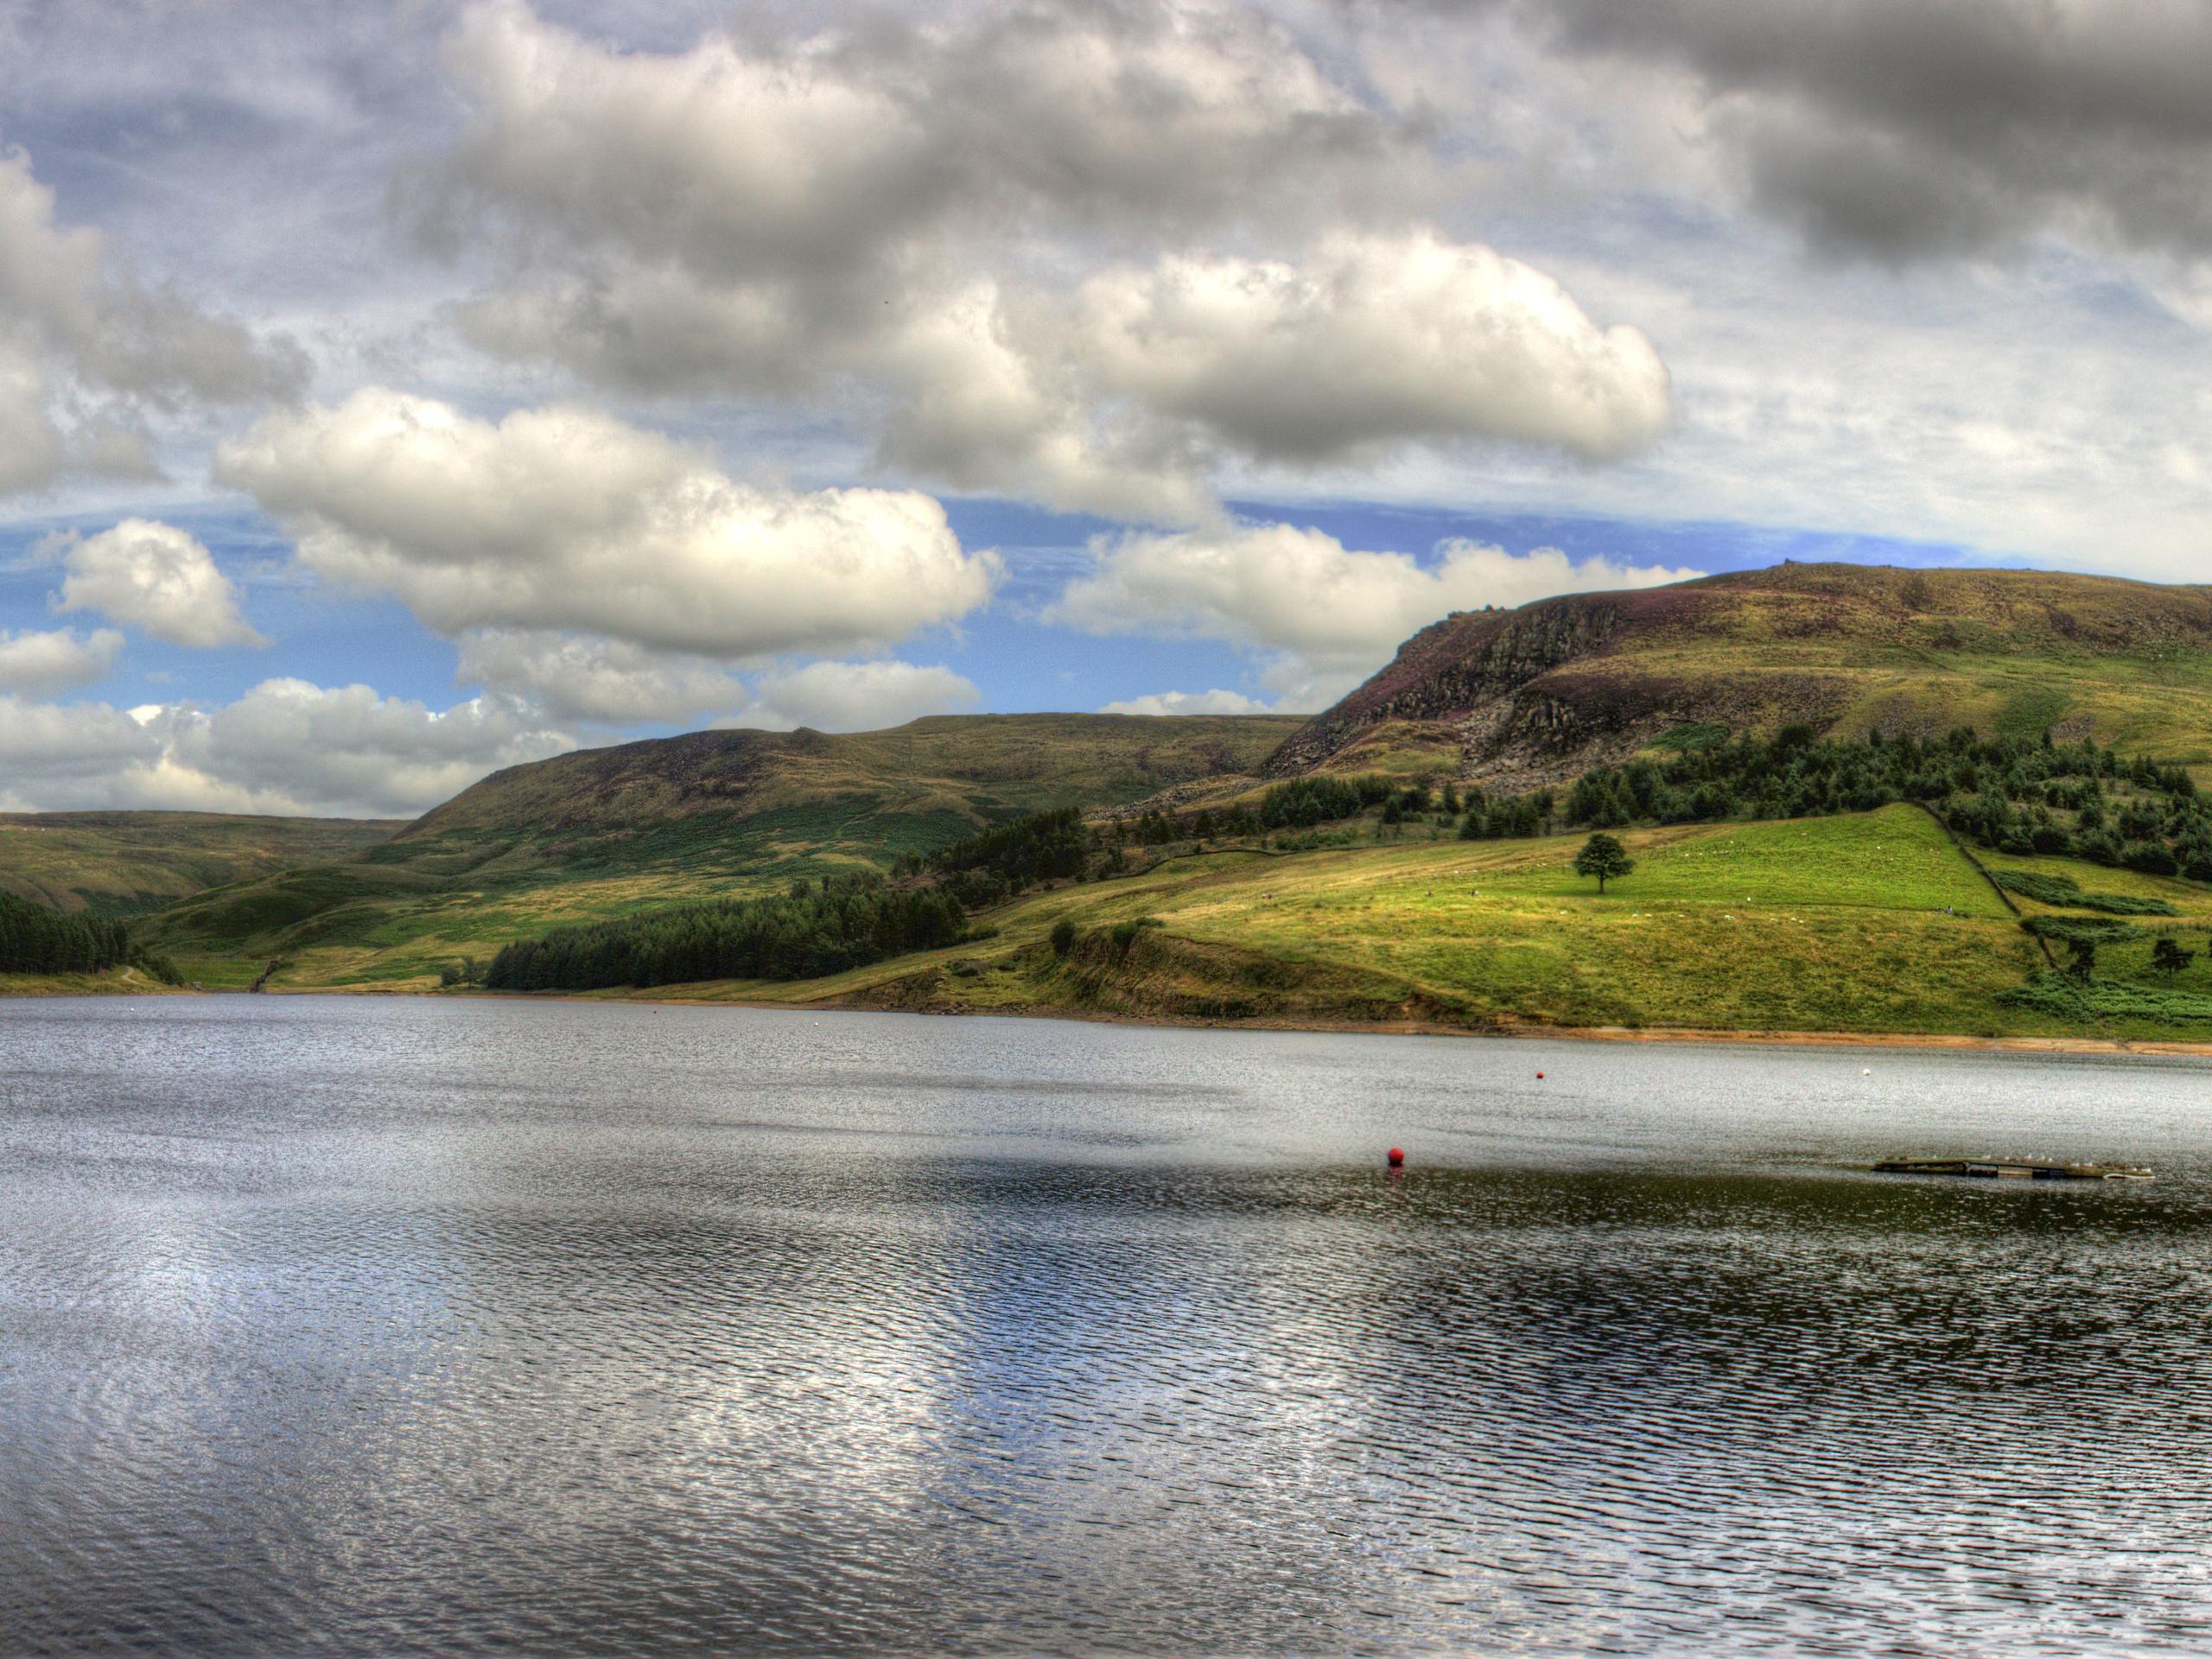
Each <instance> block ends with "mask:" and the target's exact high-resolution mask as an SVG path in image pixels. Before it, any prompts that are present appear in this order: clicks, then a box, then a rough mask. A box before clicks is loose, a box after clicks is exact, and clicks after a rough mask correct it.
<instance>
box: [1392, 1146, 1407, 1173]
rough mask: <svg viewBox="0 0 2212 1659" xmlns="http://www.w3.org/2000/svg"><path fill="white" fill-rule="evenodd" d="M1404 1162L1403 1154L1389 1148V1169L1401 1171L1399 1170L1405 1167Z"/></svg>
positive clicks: (1404, 1155) (1395, 1148)
mask: <svg viewBox="0 0 2212 1659" xmlns="http://www.w3.org/2000/svg"><path fill="white" fill-rule="evenodd" d="M1405 1161H1406V1154H1404V1153H1403V1152H1402V1151H1400V1150H1399V1149H1398V1148H1397V1147H1391V1148H1390V1167H1391V1168H1393V1169H1401V1168H1403V1167H1404V1166H1405Z"/></svg>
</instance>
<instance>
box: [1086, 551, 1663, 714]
mask: <svg viewBox="0 0 2212 1659" xmlns="http://www.w3.org/2000/svg"><path fill="white" fill-rule="evenodd" d="M1091 551H1092V557H1093V560H1094V568H1093V569H1092V571H1091V573H1090V575H1086V576H1084V577H1081V578H1079V579H1078V580H1077V581H1076V582H1072V583H1071V584H1070V585H1069V587H1068V588H1067V589H1066V591H1065V593H1064V594H1061V596H1060V598H1059V599H1058V601H1056V602H1055V603H1054V604H1053V606H1052V607H1051V609H1050V611H1049V612H1048V613H1047V616H1048V620H1052V621H1055V622H1058V623H1060V624H1063V625H1064V626H1069V627H1075V628H1081V629H1083V630H1084V631H1085V632H1091V633H1158V634H1166V635H1169V636H1178V635H1179V636H1182V637H1185V638H1192V639H1219V640H1223V641H1225V642H1227V643H1229V644H1230V645H1236V646H1239V647H1241V648H1243V649H1245V650H1249V651H1254V652H1261V653H1263V654H1265V655H1266V656H1267V658H1268V665H1267V669H1266V674H1265V677H1266V679H1267V682H1268V685H1269V686H1270V688H1271V689H1274V690H1278V691H1279V692H1281V694H1282V696H1283V698H1284V701H1285V702H1286V704H1287V706H1290V707H1298V708H1318V707H1320V706H1322V705H1324V704H1325V703H1328V702H1332V701H1334V700H1335V698H1336V697H1337V696H1340V695H1341V694H1342V693H1343V692H1344V691H1346V690H1350V689H1351V687H1352V686H1353V685H1355V684H1357V683H1358V682H1359V681H1360V680H1362V679H1363V678H1365V677H1366V676H1367V675H1369V674H1370V673H1372V672H1373V671H1375V670H1376V669H1377V668H1379V667H1380V666H1382V664H1383V663H1385V662H1387V661H1389V658H1390V653H1391V652H1394V651H1395V650H1396V649H1397V647H1398V645H1399V644H1400V643H1401V642H1402V641H1403V640H1404V639H1406V638H1407V637H1408V635H1409V634H1412V633H1413V632H1415V631H1416V630H1417V629H1420V628H1421V627H1423V626H1427V624H1428V623H1431V622H1433V621H1434V620H1436V619H1437V618H1439V617H1440V616H1442V615H1444V614H1445V613H1447V612H1450V611H1462V610H1473V609H1477V608H1479V607H1482V606H1484V605H1499V606H1506V607H1510V606H1515V605H1522V604H1526V603H1527V602H1528V601H1530V600H1532V599H1541V598H1543V597H1545V596H1546V595H1548V594H1566V593H1586V592H1592V591H1596V590H1601V589H1605V588H1649V587H1656V586H1658V585H1660V584H1661V583H1663V582H1682V581H1687V580H1688V579H1689V578H1691V577H1693V576H1696V575H1702V574H1703V573H1702V572H1700V571H1697V570H1688V569H1682V570H1670V569H1664V568H1662V567H1660V566H1656V565H1622V564H1618V563H1613V562H1612V561H1611V560H1607V559H1602V558H1592V559H1585V560H1581V561H1580V562H1577V561H1574V560H1571V559H1569V558H1568V557H1567V555H1566V554H1564V553H1562V552H1560V550H1558V549H1557V548H1548V547H1544V548H1537V549H1535V550H1533V551H1530V552H1528V553H1524V554H1512V553H1508V552H1506V551H1505V550H1504V549H1503V548H1499V547H1486V546H1481V545H1478V544H1477V543H1471V542H1446V543H1444V544H1442V545H1441V546H1440V547H1439V548H1438V549H1437V550H1436V556H1435V558H1434V559H1433V562H1431V563H1422V562H1421V561H1420V560H1418V559H1415V558H1414V557H1412V556H1409V555H1408V554H1404V553H1389V552H1363V551H1358V550H1353V549H1350V548H1347V547H1345V546H1344V543H1341V542H1339V541H1338V539H1337V538H1336V537H1333V536H1331V535H1328V534H1326V533H1325V532H1324V531H1318V530H1307V529H1301V528H1300V527H1298V526H1297V525H1294V524H1235V525H1230V526H1228V527H1226V528H1224V529H1220V530H1202V531H1186V532H1181V533H1177V534H1172V535H1129V536H1122V537H1100V538H1099V539H1098V540H1096V542H1094V543H1092V549H1091Z"/></svg>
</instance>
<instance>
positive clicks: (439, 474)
mask: <svg viewBox="0 0 2212 1659" xmlns="http://www.w3.org/2000/svg"><path fill="white" fill-rule="evenodd" d="M216 475H217V477H218V478H219V480H221V481H223V482H225V483H227V484H230V485H232V486H236V487H238V488H240V489H245V490H248V491H251V493H253V495H254V496H255V497H256V498H257V499H258V500H259V501H260V502H261V504H262V505H263V506H264V507H265V508H266V509H267V510H268V511H269V512H271V513H273V514H275V515H276V516H277V518H280V519H281V520H283V523H284V524H285V525H286V526H287V528H288V529H289V531H291V533H292V534H293V536H294V537H295V538H296V542H297V556H298V559H299V562H300V563H302V565H303V566H305V567H306V568H307V569H309V570H312V571H314V572H315V574H317V575H321V576H324V577H327V578H328V579H330V580H331V581H334V582H339V583H341V584H343V585H345V586H346V587H349V588H356V589H359V590H363V591H366V592H372V593H387V594H393V595H395V596H396V597H397V598H398V599H399V600H400V601H402V602H403V603H404V604H405V605H407V606H408V607H409V608H410V609H411V610H412V611H413V612H414V613H415V614H416V616H417V617H418V618H420V619H421V620H423V622H424V623H426V624H427V625H428V626H430V627H431V628H432V629H434V630H435V631H436V632H439V633H442V634H444V635H447V636H448V637H452V636H456V635H459V634H461V632H465V631H467V630H469V629H472V628H505V629H524V630H573V631H576V632H588V633H592V634H597V635H601V636H603V637H605V638H607V639H617V640H622V641H626V642H627V643H629V644H632V645H639V646H645V647H649V648H653V649H658V650H662V651H670V652H691V653H696V654H699V655H705V656H715V657H721V658H748V657H760V656H764V655H766V654H769V653H773V652H789V651H841V650H853V649H865V648H868V647H870V646H875V645H885V644H889V643H891V642H893V641H895V640H898V639H903V638H904V637H906V635H907V634H909V633H912V632H914V631H915V630H916V629H918V628H923V627H928V626H938V625H943V624H947V623H951V622H954V621H957V620H959V619H960V618H961V617H963V616H965V615H967V614H968V613H970V612H972V611H974V610H976V608H977V607H980V606H982V604H983V603H984V601H986V600H987V599H988V597H989V596H990V593H991V589H992V587H993V585H994V583H995V581H996V580H997V576H998V574H999V563H998V560H997V558H996V556H995V555H993V554H991V553H988V552H980V553H974V554H970V553H969V552H966V551H965V550H963V549H962V547H961V545H960V543H959V540H958V538H957V537H955V536H954V534H953V533H952V531H951V529H950V526H949V525H948V524H946V522H945V516H944V508H943V507H942V506H940V505H938V502H936V501H935V500H933V499H931V498H930V497H928V496H926V495H920V494H917V493H913V492H911V491H898V490H870V489H833V490H820V491H816V492H813V493H798V492H794V491H790V490H782V489H774V488H768V487H765V486H753V485H747V484H742V483H739V482H737V481H736V480H733V479H731V478H729V477H728V476H726V475H725V474H722V473H721V472H720V471H718V470H716V468H715V467H714V466H713V465H712V463H711V462H710V461H708V460H707V459H706V458H705V457H704V456H703V455H702V454H700V453H699V452H697V451H696V450H693V449H690V448H686V447H684V446H683V445H681V444H678V443H676V442H671V440H669V439H667V438H665V437H663V436H661V435H658V434H656V433H651V432H645V431H641V430H639V429H636V428H633V427H629V426H626V425H624V424H622V423H620V422H618V421H615V420H613V419H612V418H610V417H609V416H604V415H601V414H597V413H594V412H593V411H590V410H582V409H577V408H572V407H563V408H553V409H543V410H518V411H517V412H515V413H513V414H511V415H509V416H506V418H505V420H503V421H501V422H499V423H498V424H496V425H494V424H493V423H489V422H486V421H480V420H475V419H473V418H471V417H469V416H465V415H463V414H461V412H460V411H459V410H454V408H452V407H450V406H449V405H448V404H442V403H437V402H435V401H433V400H431V399H429V398H424V397H410V396H408V395H406V394H404V393H401V392H397V391H386V390H384V389H381V388H371V389H369V390H366V391H360V392H357V393H355V394H354V395H353V397H350V398H348V399H347V400H346V402H345V403H344V404H340V405H339V406H338V407H337V408H335V409H324V408H315V409H309V410H305V411H302V412H300V413H296V414H283V415H277V416H271V417H270V418H269V419H267V420H264V422H263V423H261V424H260V425H258V426H257V427H256V428H255V429H253V431H251V433H249V434H248V435H246V436H245V437H244V438H242V439H239V440H238V441H236V442H232V443H228V444H226V445H224V446H223V448H221V450H220V451H219V454H218V457H217V461H216Z"/></svg>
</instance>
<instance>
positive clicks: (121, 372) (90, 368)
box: [0, 150, 306, 493]
mask: <svg viewBox="0 0 2212 1659" xmlns="http://www.w3.org/2000/svg"><path fill="white" fill-rule="evenodd" d="M305 376H306V363H305V359H303V358H302V356H301V355H300V353H298V352H297V351H296V349H295V348H293V347H291V346H289V345H286V344H283V343H279V344H277V345H275V346H265V345H264V344H262V343H260V342H258V341H257V340H255V339H254V338H253V336H252V335H251V334H249V333H247V331H246V330H245V329H244V328H242V327H238V325H237V324H235V323H232V322H227V321H223V320H221V319H219V318H216V317H213V316H210V315H207V313H205V312H203V311H201V310H200V309H199V308H195V307H194V306H192V305H190V304H188V302H185V301H183V300H181V299H180V298H178V297H177V296H175V295H174V294H171V293H168V292H165V291H162V290H159V289H149V288H147V287H145V286H143V285H142V284H140V283H137V282H136V281H135V280H132V279H131V278H130V277H126V276H124V275H121V274H118V270H117V269H116V268H115V265H114V262H113V261H112V260H111V258H110V257H109V253H108V251H107V247H106V244H105V238H103V237H102V236H101V235H100V233H99V232H97V231H94V230H91V229H88V228H85V227H82V226H79V227H76V228H69V227H66V226H62V225H60V223H59V222H58V221H57V219H56V216H55V205H54V193H53V192H52V191H51V190H50V189H48V188H47V187H46V186H44V185H42V184H41V183H40V182H39V181H38V180H37V179H36V178H35V176H33V175H32V172H31V166H30V160H29V157H28V156H25V155H24V154H23V153H22V151H21V150H0V493H7V492H10V491H13V490H20V489H26V488H33V487H37V486H44V485H48V484H51V483H53V482H54V481H55V480H57V479H60V478H63V477H66V476H68V475H71V474H120V475H126V476H127V475H133V474H137V475H144V474H150V473H152V472H153V471H154V470H155V466H154V460H153V456H152V454H151V452H150V450H149V445H148V438H147V429H146V423H147V419H148V417H149V416H151V415H154V414H157V413H165V412H170V411H175V410H180V409H182V408H185V407H187V406H188V405H192V404H236V403H245V402H252V401H256V400H259V399H264V398H268V397H283V396H287V395H289V394H290V393H292V392H294V391H297V390H298V388H299V387H300V385H302V383H303V382H304V379H305Z"/></svg>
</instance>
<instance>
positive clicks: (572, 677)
mask: <svg viewBox="0 0 2212 1659" xmlns="http://www.w3.org/2000/svg"><path fill="white" fill-rule="evenodd" d="M458 678H460V679H461V681H463V682H469V681H474V682H476V683H480V684H482V685H486V686H489V687H493V688H494V689H497V690H503V691H513V692H519V693H522V694H524V695H526V696H531V697H534V698H536V699H537V701H538V702H540V703H542V704H543V706H544V707H545V709H546V710H547V711H548V712H549V713H550V714H552V715H555V716H556V717H558V718H560V719H563V720H585V721H600V722H603V723H605V724H608V725H616V726H623V725H633V724H636V723H638V722H639V721H655V722H661V723H672V722H676V721H685V720H690V719H694V718H696V716H698V715H705V714H716V713H721V712H723V711H725V710H728V709H739V708H743V707H745V706H747V704H749V703H750V702H752V701H753V692H752V689H751V688H750V687H749V686H747V684H746V683H745V682H744V681H742V680H741V679H739V678H738V677H736V676H735V675H733V674H730V673H728V672H727V671H724V670H722V669H721V668H718V667H716V666H715V664H713V663H710V662H707V661H704V660H702V659H701V658H696V657H690V656H684V655H671V654H669V653H667V652H655V651H651V650H648V649H646V648H645V647H644V646H642V645H632V644H631V643H629V642H628V641H626V640H620V639H601V638H596V637H594V636H591V635H586V634H573V633H556V632H549V631H545V630H532V629H516V628H474V629H471V630H470V631H469V632H467V633H465V634H463V635H462V636H461V667H460V671H459V674H458Z"/></svg>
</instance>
